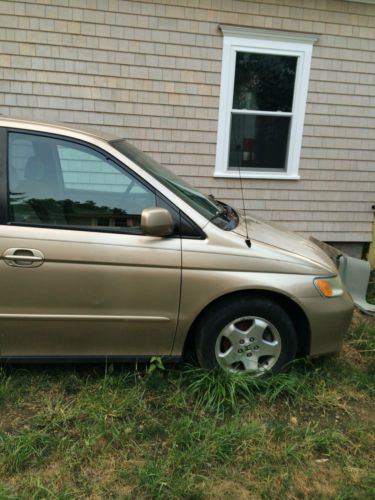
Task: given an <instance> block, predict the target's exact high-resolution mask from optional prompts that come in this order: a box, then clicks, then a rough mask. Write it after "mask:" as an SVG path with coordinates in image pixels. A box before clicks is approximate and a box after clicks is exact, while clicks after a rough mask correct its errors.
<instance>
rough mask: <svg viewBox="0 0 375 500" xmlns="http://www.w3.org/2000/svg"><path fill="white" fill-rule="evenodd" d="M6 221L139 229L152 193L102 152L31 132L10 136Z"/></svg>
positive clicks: (152, 195)
mask: <svg viewBox="0 0 375 500" xmlns="http://www.w3.org/2000/svg"><path fill="white" fill-rule="evenodd" d="M8 158H9V162H8V163H9V188H10V196H9V214H10V217H9V219H10V222H13V223H22V224H36V225H44V224H45V225H51V224H52V225H56V226H57V227H58V226H74V227H77V228H82V229H84V228H92V229H95V228H97V229H100V230H107V231H116V232H118V231H119V232H129V233H138V234H139V233H141V229H140V218H141V213H142V210H143V209H144V208H149V207H154V206H156V197H155V193H154V192H153V191H152V190H150V189H149V188H148V187H146V186H145V185H144V184H143V183H141V182H140V181H138V180H137V179H136V178H135V177H134V176H132V175H131V174H129V173H128V172H126V171H124V170H123V169H121V168H120V167H118V166H117V165H116V164H115V163H114V162H112V161H111V160H110V159H108V158H106V157H105V156H104V154H102V153H99V152H97V151H95V150H93V149H91V148H90V147H87V146H83V145H81V144H78V143H73V142H70V141H65V140H59V139H54V138H50V137H43V136H38V135H31V134H19V133H11V134H10V137H9V154H8Z"/></svg>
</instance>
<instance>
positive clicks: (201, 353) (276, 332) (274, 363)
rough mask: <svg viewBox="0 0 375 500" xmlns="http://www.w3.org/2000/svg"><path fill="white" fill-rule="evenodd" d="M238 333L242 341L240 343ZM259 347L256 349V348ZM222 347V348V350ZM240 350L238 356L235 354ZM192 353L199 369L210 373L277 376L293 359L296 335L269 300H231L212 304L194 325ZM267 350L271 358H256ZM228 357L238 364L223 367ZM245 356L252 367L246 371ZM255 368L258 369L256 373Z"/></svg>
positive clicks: (290, 324)
mask: <svg viewBox="0 0 375 500" xmlns="http://www.w3.org/2000/svg"><path fill="white" fill-rule="evenodd" d="M254 325H255V326H254ZM243 328H245V329H246V330H243ZM255 328H257V330H255ZM224 329H225V330H224ZM242 331H243V332H244V335H245V337H244V338H245V340H242V336H241V335H242V334H241V332H242ZM252 331H256V332H257V333H256V335H258V337H259V338H260V340H259V341H257V340H254V337H253V336H251V335H252V334H251V332H252ZM226 332H229V334H228V337H230V339H231V340H229V338H228V337H227V336H226ZM232 332H234V333H232ZM238 332H239V333H238ZM262 332H263V333H262ZM219 337H220V339H219ZM232 337H233V338H232ZM237 339H240V340H238V341H237ZM237 342H238V344H237ZM259 343H260V345H257V344H259ZM222 344H225V345H223V347H222ZM269 346H271V347H269ZM256 348H257V350H255V349H256ZM241 349H242V353H241V354H237V352H238V353H239V352H240V350H241ZM195 350H196V354H197V358H198V362H199V364H200V366H201V367H203V368H209V369H213V368H217V367H220V366H221V367H222V368H224V369H228V370H229V371H247V370H251V371H255V372H256V373H259V374H261V373H263V372H267V371H272V372H273V373H277V372H279V371H281V370H282V369H283V368H284V367H285V366H286V365H287V364H288V363H290V362H291V361H292V360H293V359H294V357H295V355H296V350H297V335H296V331H295V328H294V325H293V322H292V321H291V319H290V317H289V315H288V314H287V313H286V311H285V310H284V309H283V308H282V307H281V306H280V305H279V304H278V303H277V302H275V301H273V300H272V299H269V298H264V297H246V296H243V297H233V298H229V299H226V300H223V301H220V302H218V303H216V304H214V305H213V306H211V307H209V308H208V309H207V310H206V311H205V312H204V313H203V315H202V316H201V318H200V319H199V320H198V323H197V325H196V333H195ZM268 350H272V355H264V354H263V355H259V353H261V352H263V353H267V352H268ZM228 353H231V356H232V357H238V358H241V360H240V361H238V362H237V361H235V362H234V363H233V364H230V365H229V364H227V363H230V361H231V359H230V358H229V356H228ZM245 356H246V357H245ZM248 356H249V359H250V360H251V363H252V365H253V366H252V367H251V368H249V367H248V368H246V366H249V363H250V361H249V359H247V357H248ZM224 358H225V359H224ZM223 360H224V361H223ZM242 360H243V361H242ZM244 363H245V364H246V366H245V364H244ZM255 366H258V369H256V368H255Z"/></svg>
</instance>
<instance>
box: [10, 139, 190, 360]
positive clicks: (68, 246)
mask: <svg viewBox="0 0 375 500" xmlns="http://www.w3.org/2000/svg"><path fill="white" fill-rule="evenodd" d="M8 176H9V180H8V185H9V197H8V211H7V212H8V215H7V223H6V224H3V225H1V226H0V255H1V258H0V277H1V287H0V349H1V356H6V357H8V356H69V357H70V356H72V357H73V356H116V355H119V356H127V355H129V356H140V355H151V354H168V353H170V351H171V347H172V343H173V337H174V333H175V329H176V323H177V315H178V304H179V294H180V279H181V240H180V238H179V237H168V238H158V237H150V236H144V235H143V234H142V233H141V230H140V214H141V212H142V210H143V209H144V208H147V207H152V206H155V205H157V204H158V195H157V193H156V192H155V191H154V189H153V188H152V187H150V186H148V185H146V184H145V183H144V182H143V181H142V180H141V179H139V178H137V177H136V176H135V175H134V174H133V173H131V172H129V170H127V169H126V167H124V168H122V167H121V166H119V165H117V164H116V163H115V162H114V161H112V160H111V159H109V158H108V155H106V154H104V153H103V152H100V151H98V150H97V148H94V147H90V146H89V145H87V144H82V143H79V142H76V141H74V140H70V139H66V138H60V137H56V136H54V137H52V136H45V135H41V134H30V133H26V132H25V133H20V132H9V133H8Z"/></svg>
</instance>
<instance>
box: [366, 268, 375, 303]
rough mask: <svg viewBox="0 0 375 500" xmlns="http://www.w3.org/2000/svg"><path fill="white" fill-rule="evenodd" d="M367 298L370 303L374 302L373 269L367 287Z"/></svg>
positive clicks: (374, 275)
mask: <svg viewBox="0 0 375 500" xmlns="http://www.w3.org/2000/svg"><path fill="white" fill-rule="evenodd" d="M367 300H368V302H370V304H375V271H372V273H371V276H370V280H369V285H368V289H367Z"/></svg>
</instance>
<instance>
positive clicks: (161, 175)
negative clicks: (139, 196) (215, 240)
mask: <svg viewBox="0 0 375 500" xmlns="http://www.w3.org/2000/svg"><path fill="white" fill-rule="evenodd" d="M111 145H112V146H113V147H114V148H116V149H117V150H118V151H120V152H121V153H123V154H124V155H125V156H126V157H127V158H129V159H130V160H131V161H133V162H134V163H136V164H137V165H139V166H140V167H142V168H143V169H144V170H146V172H147V173H149V174H150V175H152V176H153V177H155V178H156V179H157V180H158V181H159V182H161V183H162V184H164V186H166V187H167V188H168V189H170V190H171V191H172V192H173V193H174V194H176V195H177V196H179V197H180V198H181V199H182V200H183V201H185V202H186V203H187V204H188V205H190V206H191V207H192V208H194V209H195V210H196V211H197V212H199V213H200V214H201V215H203V217H205V218H206V219H208V220H209V221H211V222H213V223H214V224H215V225H217V226H218V227H220V228H221V229H225V230H226V231H230V230H232V229H234V228H235V227H236V226H237V224H238V214H237V212H236V211H235V210H234V209H233V208H232V207H230V206H229V205H227V204H226V203H223V202H221V201H218V200H216V199H215V198H214V197H213V196H211V195H210V196H209V197H207V196H205V195H204V194H203V193H201V192H200V191H198V190H197V189H195V188H194V187H193V186H190V184H188V183H187V182H185V181H184V180H183V179H182V178H181V177H179V176H177V175H176V174H174V173H173V172H171V171H170V170H168V169H167V168H165V167H163V166H162V165H160V163H158V162H157V161H156V160H154V159H153V158H151V157H150V156H148V155H146V154H145V153H143V152H142V151H141V150H139V149H138V148H136V147H135V146H133V145H132V144H130V143H129V142H128V141H126V140H125V139H118V140H115V141H111Z"/></svg>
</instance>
